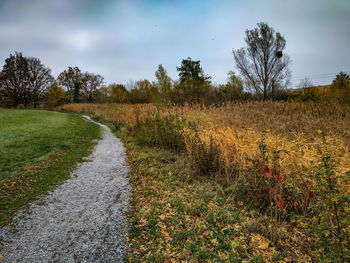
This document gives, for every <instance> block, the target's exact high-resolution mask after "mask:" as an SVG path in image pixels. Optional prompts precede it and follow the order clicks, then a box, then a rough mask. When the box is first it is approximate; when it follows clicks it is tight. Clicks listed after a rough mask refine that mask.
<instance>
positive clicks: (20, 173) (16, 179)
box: [0, 109, 99, 227]
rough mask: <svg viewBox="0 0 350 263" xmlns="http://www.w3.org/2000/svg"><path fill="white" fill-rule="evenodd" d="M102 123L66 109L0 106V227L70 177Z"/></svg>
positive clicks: (96, 136)
mask: <svg viewBox="0 0 350 263" xmlns="http://www.w3.org/2000/svg"><path fill="white" fill-rule="evenodd" d="M97 138H99V127H98V126H97V125H95V124H93V123H90V122H86V121H84V120H82V119H81V118H80V117H79V116H76V115H73V114H66V113H58V112H49V111H37V110H5V109H0V227H1V226H3V225H4V224H6V223H9V222H10V220H11V217H12V216H13V215H14V213H15V212H16V211H18V210H19V209H20V208H22V207H24V206H25V205H26V204H27V203H28V202H30V201H32V200H34V199H36V198H37V197H38V196H40V195H41V194H44V193H45V192H47V191H48V190H52V189H53V188H54V187H55V186H56V185H58V184H60V183H62V182H63V181H64V180H65V179H67V178H68V176H69V172H70V171H71V170H72V169H73V167H75V164H76V163H77V162H79V161H81V158H82V157H83V156H85V155H87V154H88V153H89V151H90V150H91V149H92V146H93V144H94V142H93V140H94V139H97Z"/></svg>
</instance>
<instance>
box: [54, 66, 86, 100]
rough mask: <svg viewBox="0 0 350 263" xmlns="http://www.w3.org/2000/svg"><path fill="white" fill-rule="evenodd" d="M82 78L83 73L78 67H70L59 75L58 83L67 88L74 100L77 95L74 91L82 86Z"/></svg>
mask: <svg viewBox="0 0 350 263" xmlns="http://www.w3.org/2000/svg"><path fill="white" fill-rule="evenodd" d="M82 79H83V74H82V73H81V70H80V69H79V68H78V67H74V68H72V67H68V70H64V71H63V72H61V73H60V74H59V75H58V77H57V81H58V84H60V85H61V86H63V87H65V88H66V89H67V91H68V93H69V94H70V97H71V101H73V99H74V96H75V95H74V92H73V91H74V90H77V87H78V86H81V83H82ZM76 83H79V84H76ZM78 90H79V89H78Z"/></svg>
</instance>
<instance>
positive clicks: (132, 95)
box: [0, 23, 350, 108]
mask: <svg viewBox="0 0 350 263" xmlns="http://www.w3.org/2000/svg"><path fill="white" fill-rule="evenodd" d="M245 33H246V37H245V43H246V46H245V47H242V48H240V49H237V50H233V51H232V52H233V58H234V62H235V64H236V68H237V69H238V72H239V74H240V75H236V74H235V72H233V71H230V72H228V77H227V82H226V83H225V84H220V85H214V84H213V83H212V82H211V77H210V76H208V75H206V74H205V73H204V70H203V68H202V67H201V65H200V61H199V60H192V59H191V58H190V57H188V58H187V59H183V60H182V61H181V65H180V66H179V67H177V71H178V79H177V80H172V79H171V78H170V77H169V76H168V74H167V72H166V70H165V68H164V67H163V65H161V64H160V65H159V66H158V69H157V70H156V72H155V78H156V80H155V81H152V82H151V81H149V80H147V79H144V80H139V81H136V82H134V81H130V82H129V83H127V85H123V84H116V83H113V84H110V85H108V86H104V85H103V83H104V78H103V77H102V76H101V75H98V74H94V73H89V72H83V71H82V70H81V69H79V68H78V67H68V69H66V70H64V71H63V72H61V73H60V74H59V75H58V77H57V79H55V78H54V77H53V76H52V75H51V70H50V69H49V68H48V67H46V66H44V65H43V64H42V63H41V61H40V59H38V58H34V57H25V56H23V54H22V53H20V52H15V54H10V56H9V57H8V58H7V59H6V60H5V65H4V67H3V70H2V71H1V72H0V106H5V107H18V106H19V105H23V107H25V108H27V107H34V108H35V107H37V106H38V105H44V106H49V107H52V106H58V105H61V104H64V103H70V102H100V103H105V102H116V103H151V102H160V103H175V104H184V103H186V102H187V103H204V104H213V103H214V104H219V103H225V102H232V101H242V100H251V99H255V100H256V99H261V100H267V99H272V100H286V99H293V98H294V97H295V94H294V95H293V94H292V93H290V92H288V91H287V88H288V86H289V84H290V78H291V73H290V70H289V65H290V58H289V56H288V55H287V54H284V49H285V47H286V40H285V38H284V37H283V36H282V35H281V34H280V33H279V32H275V30H274V29H273V28H272V27H270V26H269V25H268V24H266V23H258V24H257V27H256V28H254V29H252V30H246V32H245ZM304 82H305V81H304ZM304 84H305V83H304ZM304 84H303V83H301V85H304ZM332 86H333V88H332V90H336V92H334V94H337V96H338V97H344V96H345V97H346V96H349V95H348V94H350V92H349V90H350V85H349V76H348V75H346V74H343V73H341V74H340V75H339V76H337V78H336V80H335V81H334V83H333V84H332ZM304 97H305V96H304ZM345 101H347V100H345Z"/></svg>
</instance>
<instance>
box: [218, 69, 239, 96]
mask: <svg viewBox="0 0 350 263" xmlns="http://www.w3.org/2000/svg"><path fill="white" fill-rule="evenodd" d="M219 91H220V92H221V94H222V96H223V98H222V100H223V101H237V100H239V99H241V98H242V97H243V95H244V93H243V80H242V79H241V78H240V77H238V76H236V74H235V73H234V72H233V71H229V72H228V77H227V83H226V84H225V85H220V86H219Z"/></svg>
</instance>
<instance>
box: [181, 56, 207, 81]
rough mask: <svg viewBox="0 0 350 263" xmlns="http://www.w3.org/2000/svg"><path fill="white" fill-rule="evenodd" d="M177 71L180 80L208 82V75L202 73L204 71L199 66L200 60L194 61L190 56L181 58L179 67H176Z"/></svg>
mask: <svg viewBox="0 0 350 263" xmlns="http://www.w3.org/2000/svg"><path fill="white" fill-rule="evenodd" d="M176 69H177V71H178V72H179V78H180V82H182V83H185V82H191V81H195V82H199V83H210V79H211V77H210V76H207V75H204V71H203V69H202V68H201V65H200V60H197V61H194V60H192V59H191V58H190V57H188V58H187V59H183V60H182V62H181V67H176Z"/></svg>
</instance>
